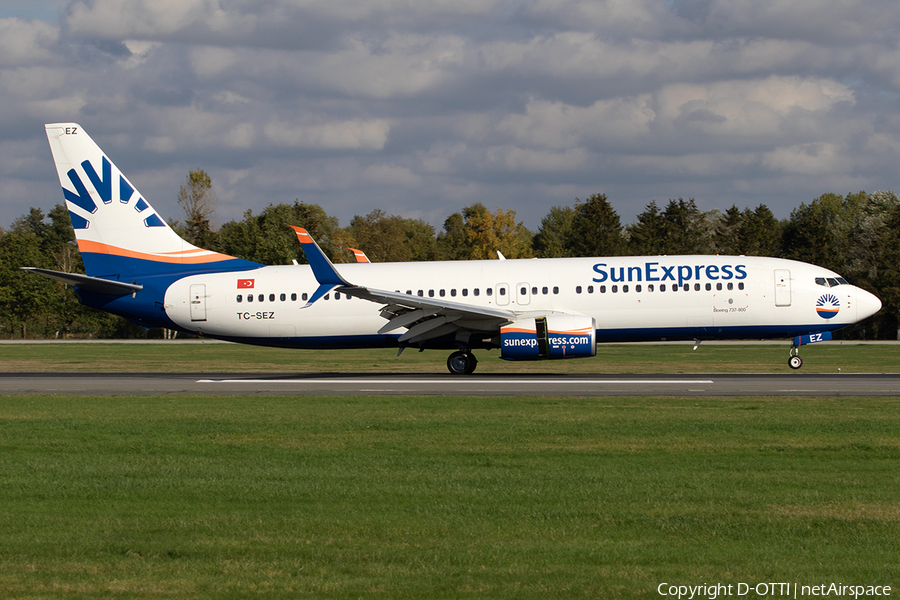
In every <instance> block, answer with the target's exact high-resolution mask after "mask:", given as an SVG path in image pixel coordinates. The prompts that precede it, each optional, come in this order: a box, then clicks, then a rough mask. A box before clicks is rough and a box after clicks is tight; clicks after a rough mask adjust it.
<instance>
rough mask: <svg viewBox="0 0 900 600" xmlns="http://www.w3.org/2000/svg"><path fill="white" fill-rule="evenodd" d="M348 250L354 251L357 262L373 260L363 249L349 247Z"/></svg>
mask: <svg viewBox="0 0 900 600" xmlns="http://www.w3.org/2000/svg"><path fill="white" fill-rule="evenodd" d="M347 250H349V251H350V252H352V253H353V256H354V257H355V258H356V262H358V263H367V262H372V261H370V260H369V257H368V256H366V253H365V252H363V251H362V250H357V249H356V248H350V247H348V248H347Z"/></svg>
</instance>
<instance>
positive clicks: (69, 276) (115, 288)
mask: <svg viewBox="0 0 900 600" xmlns="http://www.w3.org/2000/svg"><path fill="white" fill-rule="evenodd" d="M20 268H21V269H23V270H25V271H30V272H32V273H37V274H38V275H43V276H44V277H49V278H50V279H55V280H56V281H62V282H63V283H68V284H69V285H77V286H78V287H79V289H83V290H88V291H91V292H98V293H101V294H109V295H112V296H122V295H125V294H133V293H134V292H139V291H141V290H142V289H144V286H142V285H139V284H137V283H124V282H122V281H111V280H109V279H101V278H100V277H91V276H89V275H81V274H80V273H63V272H62V271H51V270H50V269H38V268H36V267H20Z"/></svg>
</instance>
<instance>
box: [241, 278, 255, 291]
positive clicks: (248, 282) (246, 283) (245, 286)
mask: <svg viewBox="0 0 900 600" xmlns="http://www.w3.org/2000/svg"><path fill="white" fill-rule="evenodd" d="M254 281H255V280H254V279H238V286H237V289H239V290H252V289H253V282H254Z"/></svg>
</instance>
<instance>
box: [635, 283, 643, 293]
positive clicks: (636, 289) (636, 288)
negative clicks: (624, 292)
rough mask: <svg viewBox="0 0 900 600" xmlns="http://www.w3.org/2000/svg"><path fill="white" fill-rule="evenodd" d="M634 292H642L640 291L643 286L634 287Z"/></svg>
mask: <svg viewBox="0 0 900 600" xmlns="http://www.w3.org/2000/svg"><path fill="white" fill-rule="evenodd" d="M634 291H636V292H640V291H641V284H637V285H636V286H634Z"/></svg>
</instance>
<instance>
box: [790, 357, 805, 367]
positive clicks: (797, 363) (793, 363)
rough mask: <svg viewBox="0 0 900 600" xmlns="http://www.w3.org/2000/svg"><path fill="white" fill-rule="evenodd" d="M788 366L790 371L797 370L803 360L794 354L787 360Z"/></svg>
mask: <svg viewBox="0 0 900 600" xmlns="http://www.w3.org/2000/svg"><path fill="white" fill-rule="evenodd" d="M788 365H790V367H791V368H792V369H799V368H800V367H802V366H803V359H802V358H800V355H799V354H795V355H793V356H792V357H790V358H789V359H788Z"/></svg>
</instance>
